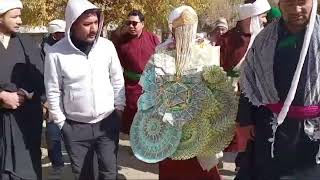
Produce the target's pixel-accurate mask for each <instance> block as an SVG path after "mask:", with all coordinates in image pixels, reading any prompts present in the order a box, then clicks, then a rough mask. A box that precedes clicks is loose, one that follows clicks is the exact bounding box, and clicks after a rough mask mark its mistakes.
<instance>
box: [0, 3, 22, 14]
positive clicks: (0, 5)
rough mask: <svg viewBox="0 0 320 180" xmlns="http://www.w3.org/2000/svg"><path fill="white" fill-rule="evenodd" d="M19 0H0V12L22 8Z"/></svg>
mask: <svg viewBox="0 0 320 180" xmlns="http://www.w3.org/2000/svg"><path fill="white" fill-rule="evenodd" d="M22 7H23V6H22V2H21V1H20V0H0V14H4V13H6V12H7V11H9V10H11V9H22Z"/></svg>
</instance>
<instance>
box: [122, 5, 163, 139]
mask: <svg viewBox="0 0 320 180" xmlns="http://www.w3.org/2000/svg"><path fill="white" fill-rule="evenodd" d="M124 30H125V34H124V35H123V37H121V38H122V40H121V43H120V44H118V45H116V46H117V47H116V48H117V51H118V55H119V59H120V62H121V65H122V67H123V68H124V78H125V90H126V107H125V110H124V113H123V118H122V129H121V130H122V132H123V133H125V134H129V130H130V126H131V123H132V120H133V117H134V115H135V113H136V111H137V101H138V99H139V97H140V95H141V91H142V89H141V86H140V85H139V80H140V76H141V73H142V72H143V70H144V67H145V65H146V63H147V62H148V60H149V58H150V57H151V56H152V55H153V54H154V52H155V48H156V46H157V45H158V44H159V39H158V38H157V36H156V35H155V34H153V33H150V32H147V31H145V30H144V16H143V14H142V13H141V12H140V11H138V10H133V11H131V12H130V13H129V14H128V18H127V20H126V22H125V27H124Z"/></svg>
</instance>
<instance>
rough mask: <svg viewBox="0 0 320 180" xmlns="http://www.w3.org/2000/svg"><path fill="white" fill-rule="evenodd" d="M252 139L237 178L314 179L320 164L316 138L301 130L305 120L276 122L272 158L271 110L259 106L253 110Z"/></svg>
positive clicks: (264, 179) (243, 179)
mask: <svg viewBox="0 0 320 180" xmlns="http://www.w3.org/2000/svg"><path fill="white" fill-rule="evenodd" d="M255 119H256V124H255V127H256V136H255V141H254V142H250V143H249V144H248V147H247V150H246V153H245V155H244V157H243V159H242V160H241V166H240V167H241V168H240V171H239V172H238V174H237V177H236V180H317V179H320V165H317V164H316V161H315V160H316V159H315V157H316V154H317V152H318V150H319V142H314V141H311V140H310V139H309V137H308V136H307V135H306V133H305V132H304V121H301V120H296V119H290V118H287V119H286V120H285V121H284V123H283V124H282V125H281V126H279V128H278V130H277V133H276V141H275V144H274V147H275V150H274V158H271V143H270V142H269V141H268V139H269V138H271V137H272V128H271V125H270V123H271V122H272V121H273V120H274V118H273V114H272V113H271V112H270V111H269V110H268V109H266V108H264V107H260V108H259V110H258V111H257V112H256V114H255Z"/></svg>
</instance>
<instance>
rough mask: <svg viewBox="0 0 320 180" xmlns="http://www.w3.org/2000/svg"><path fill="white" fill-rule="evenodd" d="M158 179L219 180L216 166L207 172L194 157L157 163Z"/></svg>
mask: <svg viewBox="0 0 320 180" xmlns="http://www.w3.org/2000/svg"><path fill="white" fill-rule="evenodd" d="M159 180H221V177H220V175H219V171H218V169H217V167H214V168H212V169H211V170H210V171H209V172H207V171H204V170H202V168H201V166H200V164H199V163H198V161H197V159H196V158H193V159H189V160H179V161H174V160H170V159H166V160H164V161H161V162H160V163H159Z"/></svg>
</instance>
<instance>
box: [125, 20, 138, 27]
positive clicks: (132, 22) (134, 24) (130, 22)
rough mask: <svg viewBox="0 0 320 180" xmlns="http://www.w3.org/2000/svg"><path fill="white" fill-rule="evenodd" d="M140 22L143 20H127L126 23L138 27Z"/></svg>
mask: <svg viewBox="0 0 320 180" xmlns="http://www.w3.org/2000/svg"><path fill="white" fill-rule="evenodd" d="M139 23H141V22H137V21H126V23H125V24H126V25H127V26H130V25H131V24H132V26H133V27H136V26H137V25H138V24H139Z"/></svg>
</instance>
